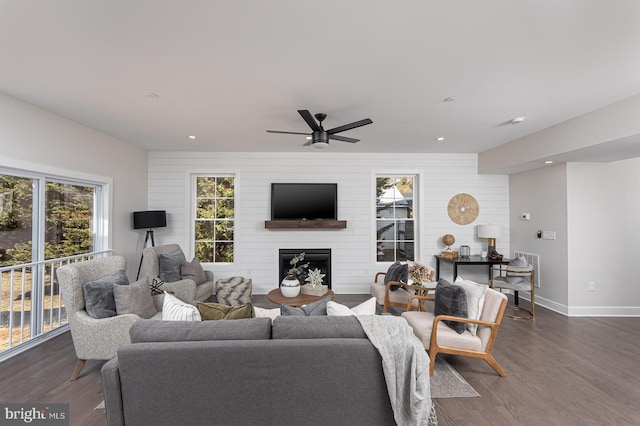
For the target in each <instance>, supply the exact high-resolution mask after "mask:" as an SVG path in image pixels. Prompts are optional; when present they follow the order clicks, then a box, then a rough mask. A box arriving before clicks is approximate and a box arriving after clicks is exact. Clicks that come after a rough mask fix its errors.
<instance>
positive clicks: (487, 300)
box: [401, 288, 507, 377]
mask: <svg viewBox="0 0 640 426" xmlns="http://www.w3.org/2000/svg"><path fill="white" fill-rule="evenodd" d="M437 291H438V290H436V292H437ZM412 299H426V300H432V298H430V297H426V296H412V297H411V298H410V300H409V303H408V305H407V312H403V313H402V314H401V315H402V318H404V319H405V320H407V322H408V323H409V325H410V326H411V328H413V333H414V334H415V335H416V336H417V337H418V339H420V341H421V342H422V344H423V346H424V348H425V349H426V350H427V352H428V353H429V359H430V366H429V367H430V374H431V375H433V367H434V365H435V362H436V355H437V354H438V353H446V354H451V355H462V356H468V357H473V358H480V359H484V360H485V361H486V362H487V363H488V364H489V365H490V366H491V367H492V368H493V369H494V370H495V371H496V372H497V373H498V374H499V375H500V376H502V377H505V376H506V374H505V373H504V371H503V370H502V368H501V367H500V366H499V365H498V363H497V361H496V360H495V359H494V358H493V355H492V354H491V350H492V349H493V345H494V343H495V341H496V337H497V335H498V329H499V328H500V323H501V322H502V317H503V316H504V311H505V309H506V307H507V296H505V295H504V294H502V293H500V292H499V291H496V290H493V289H491V288H488V289H487V291H486V293H485V296H484V305H483V307H482V313H481V314H480V319H479V320H473V319H469V318H460V317H456V316H451V315H437V316H436V315H434V314H433V313H432V312H418V311H414V310H412V309H411V308H412V305H413V303H412V302H413V300H412ZM446 320H448V321H455V322H459V323H466V324H478V329H477V331H476V334H475V335H474V334H473V333H471V331H469V330H468V329H465V331H464V332H463V333H462V334H458V333H457V332H456V331H455V330H453V329H452V328H450V327H449V326H448V325H446V324H445V323H444V322H442V321H446Z"/></svg>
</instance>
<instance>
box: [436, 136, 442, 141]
mask: <svg viewBox="0 0 640 426" xmlns="http://www.w3.org/2000/svg"><path fill="white" fill-rule="evenodd" d="M436 140H437V141H438V142H442V141H443V140H444V137H442V136H440V137H439V138H436Z"/></svg>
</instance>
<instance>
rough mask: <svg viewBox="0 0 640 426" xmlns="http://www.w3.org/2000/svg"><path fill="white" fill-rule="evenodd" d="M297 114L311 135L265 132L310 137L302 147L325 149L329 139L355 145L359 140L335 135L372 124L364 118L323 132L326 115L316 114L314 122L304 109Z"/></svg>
mask: <svg viewBox="0 0 640 426" xmlns="http://www.w3.org/2000/svg"><path fill="white" fill-rule="evenodd" d="M298 113H299V114H300V115H301V116H302V118H303V119H304V121H306V122H307V125H308V126H309V127H310V128H311V130H312V132H311V133H300V132H283V131H279V130H267V132H268V133H285V134H288V135H307V136H309V135H310V136H311V140H310V141H309V142H307V143H305V144H304V145H303V146H309V145H313V146H315V147H316V148H325V147H327V146H329V139H332V140H336V141H342V142H351V143H356V142H358V141H359V140H360V139H354V138H349V137H346V136H339V135H336V133H340V132H344V131H347V130H351V129H355V128H356V127H361V126H366V125H367V124H371V123H373V121H371V119H369V118H365V119H363V120H359V121H354V122H353V123H349V124H344V125H342V126H338V127H334V128H333V129H329V130H324V128H323V127H322V122H323V121H324V119H325V118H327V114H323V113H318V114H315V115H314V116H315V118H316V120H318V122H316V120H314V119H313V117H314V116H312V115H311V113H310V112H309V111H308V110H306V109H299V110H298Z"/></svg>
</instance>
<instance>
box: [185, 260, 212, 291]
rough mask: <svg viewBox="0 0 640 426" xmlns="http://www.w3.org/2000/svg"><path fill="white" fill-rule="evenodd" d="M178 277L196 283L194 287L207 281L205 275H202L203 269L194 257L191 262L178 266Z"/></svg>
mask: <svg viewBox="0 0 640 426" xmlns="http://www.w3.org/2000/svg"><path fill="white" fill-rule="evenodd" d="M180 277H181V278H182V279H184V278H189V279H191V280H193V282H195V283H196V285H199V284H202V283H203V282H205V281H206V280H207V277H206V275H205V274H204V269H203V268H202V265H201V264H200V262H198V259H196V258H195V257H194V258H193V260H192V261H191V262H185V263H183V264H182V265H180Z"/></svg>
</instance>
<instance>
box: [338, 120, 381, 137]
mask: <svg viewBox="0 0 640 426" xmlns="http://www.w3.org/2000/svg"><path fill="white" fill-rule="evenodd" d="M371 123H373V121H371V119H370V118H365V119H364V120H360V121H354V122H353V123H349V124H345V125H343V126H338V127H335V128H333V129H331V130H327V133H329V134H330V135H332V134H334V133H340V132H344V131H345V130H351V129H355V128H356V127H362V126H366V125H367V124H371Z"/></svg>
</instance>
